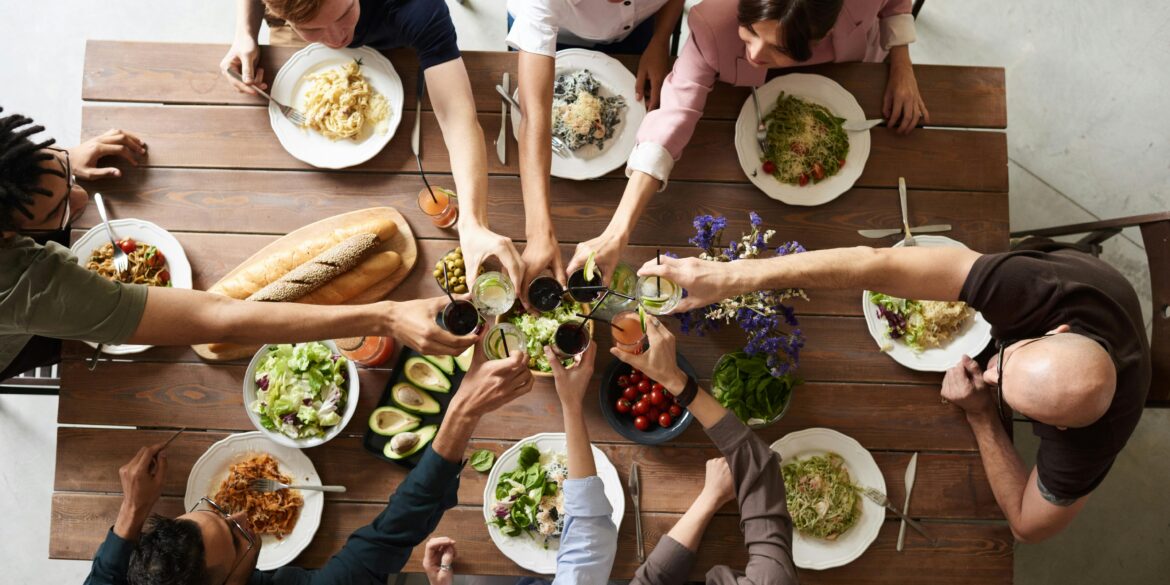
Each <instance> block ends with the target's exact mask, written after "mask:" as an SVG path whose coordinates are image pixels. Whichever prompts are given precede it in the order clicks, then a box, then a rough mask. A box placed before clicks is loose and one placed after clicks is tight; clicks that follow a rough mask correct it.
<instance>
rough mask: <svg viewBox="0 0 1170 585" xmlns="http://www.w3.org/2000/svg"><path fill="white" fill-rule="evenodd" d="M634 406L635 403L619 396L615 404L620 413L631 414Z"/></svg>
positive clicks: (614, 406)
mask: <svg viewBox="0 0 1170 585" xmlns="http://www.w3.org/2000/svg"><path fill="white" fill-rule="evenodd" d="M632 408H633V405H631V404H630V401H629V400H626V399H625V398H618V401H617V403H616V404H614V405H613V409H614V410H616V411H617V412H618V414H630V409H632Z"/></svg>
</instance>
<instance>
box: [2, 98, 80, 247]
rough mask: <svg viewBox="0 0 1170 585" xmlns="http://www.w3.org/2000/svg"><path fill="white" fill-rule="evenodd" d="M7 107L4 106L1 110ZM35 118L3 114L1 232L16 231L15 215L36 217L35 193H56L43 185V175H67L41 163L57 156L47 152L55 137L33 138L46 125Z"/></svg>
mask: <svg viewBox="0 0 1170 585" xmlns="http://www.w3.org/2000/svg"><path fill="white" fill-rule="evenodd" d="M3 112H4V108H0V113H3ZM32 123H33V121H32V119H31V118H28V117H26V116H21V115H20V114H13V115H11V116H3V117H0V231H15V230H16V229H17V226H16V218H15V217H14V216H15V214H17V213H20V214H21V215H23V216H25V217H27V218H29V219H32V218H33V215H32V211H30V210H29V206H31V205H32V203H33V196H34V195H44V196H46V197H49V196H52V193H51V192H49V190H48V189H45V188H44V187H41V186H40V180H41V175H43V174H45V173H48V174H50V175H57V176H58V177H64V176H65V173H64V172H63V171H59V170H55V169H47V168H44V167H42V166H41V163H42V162H44V161H46V160H49V159H51V158H53V155H51V154H49V153H47V152H44V150H43V149H44V148H45V147H48V146H52V145H53V142H54V140H53V139H52V138H50V139H48V140H45V141H44V142H33V141H32V140H31V139H30V138H29V137H30V136H32V135H33V134H37V133H40V132H43V131H44V130H45V128H44V126H32V125H30V124H32Z"/></svg>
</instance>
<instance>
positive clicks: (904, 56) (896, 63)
mask: <svg viewBox="0 0 1170 585" xmlns="http://www.w3.org/2000/svg"><path fill="white" fill-rule="evenodd" d="M889 61H890V69H891V70H892V69H896V68H901V67H905V68H910V67H912V66H913V63H911V62H910V45H898V46H896V47H890V56H889Z"/></svg>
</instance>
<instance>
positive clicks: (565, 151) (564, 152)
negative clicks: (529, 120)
mask: <svg viewBox="0 0 1170 585" xmlns="http://www.w3.org/2000/svg"><path fill="white" fill-rule="evenodd" d="M496 93H499V94H500V96H502V97H503V98H504V99H505V100H507V101H508V103H509V104H511V105H512V107H513V108H516V112H517V113H518V114H520V116H521V117H523V116H524V110H522V109H520V102H518V101H516V98H513V97H512V94H510V93H508V92H507V91H506V90H505V89H504V86H502V85H500V84H498V83H497V84H496ZM552 151H553V153H554V154H556V155H557V156H559V157H563V158H569V154H570V150H569V147H568V145H566V144H565V143H564V141H562V140H561V139H560V138H557V137H556V136H553V137H552Z"/></svg>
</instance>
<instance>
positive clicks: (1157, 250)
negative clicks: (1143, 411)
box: [1012, 211, 1170, 407]
mask: <svg viewBox="0 0 1170 585" xmlns="http://www.w3.org/2000/svg"><path fill="white" fill-rule="evenodd" d="M1127 227H1138V228H1141V231H1142V242H1143V243H1144V244H1145V246H1146V261H1147V263H1148V265H1149V267H1150V292H1151V298H1152V299H1153V305H1154V307H1153V309H1154V310H1153V313H1154V332H1153V337H1152V338H1151V340H1150V353H1151V358H1152V360H1153V377H1152V378H1151V380H1152V381H1151V384H1150V395H1149V398H1148V399H1147V400H1146V406H1159V407H1170V211H1167V212H1162V213H1151V214H1149V215H1135V216H1132V217H1123V218H1120V219H1109V220H1102V221H1093V222H1088V223H1078V224H1073V225H1068V226H1063V227H1051V228H1044V229H1038V230H1024V231H1019V232H1012V237H1022V236H1038V237H1055V236H1069V235H1075V234H1085V235H1084V237H1082V238H1081V239H1080V240H1078V242H1077V243H1079V244H1082V245H1085V246H1087V247H1088V248H1089V249H1090V250H1091V251H1092V252H1093V254H1094V255H1098V256H1099V255H1100V254H1101V243H1102V242H1104V241H1105V240H1108V239H1109V238H1111V237H1113V236H1115V235H1117V234H1119V233H1121V230H1123V229H1125V228H1127Z"/></svg>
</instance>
